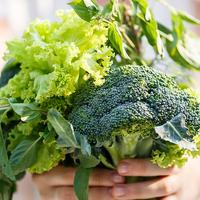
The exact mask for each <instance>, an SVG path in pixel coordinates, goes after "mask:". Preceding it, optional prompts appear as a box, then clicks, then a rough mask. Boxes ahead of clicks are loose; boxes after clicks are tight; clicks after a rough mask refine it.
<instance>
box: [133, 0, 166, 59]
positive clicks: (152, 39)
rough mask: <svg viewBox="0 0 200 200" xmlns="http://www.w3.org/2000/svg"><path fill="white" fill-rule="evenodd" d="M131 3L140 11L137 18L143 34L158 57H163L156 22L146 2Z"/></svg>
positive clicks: (142, 0) (134, 0)
mask: <svg viewBox="0 0 200 200" xmlns="http://www.w3.org/2000/svg"><path fill="white" fill-rule="evenodd" d="M132 1H133V3H134V4H135V5H137V7H139V9H140V12H138V13H137V17H138V18H139V20H140V24H141V27H142V30H143V33H144V35H145V36H146V38H147V40H148V42H149V44H150V45H151V46H153V47H154V48H155V49H156V51H157V52H158V53H159V54H160V55H163V44H162V40H161V38H160V34H159V32H158V26H157V22H156V20H155V18H154V16H153V14H152V12H151V10H150V8H149V5H148V2H147V1H146V0H132Z"/></svg>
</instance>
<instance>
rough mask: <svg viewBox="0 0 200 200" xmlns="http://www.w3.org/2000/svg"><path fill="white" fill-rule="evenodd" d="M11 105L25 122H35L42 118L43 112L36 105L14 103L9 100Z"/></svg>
mask: <svg viewBox="0 0 200 200" xmlns="http://www.w3.org/2000/svg"><path fill="white" fill-rule="evenodd" d="M9 104H10V106H11V107H12V109H13V110H14V112H16V113H17V114H18V115H19V116H21V120H22V121H24V122H29V121H33V120H36V119H39V118H40V117H41V110H40V109H39V108H38V106H37V104H36V103H32V104H26V103H15V102H14V103H13V102H12V99H9Z"/></svg>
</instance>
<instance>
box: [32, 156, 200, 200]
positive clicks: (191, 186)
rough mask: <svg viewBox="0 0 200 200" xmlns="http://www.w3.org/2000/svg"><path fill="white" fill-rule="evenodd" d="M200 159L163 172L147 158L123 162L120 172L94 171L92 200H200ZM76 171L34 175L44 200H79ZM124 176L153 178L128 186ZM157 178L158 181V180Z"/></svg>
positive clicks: (60, 170)
mask: <svg viewBox="0 0 200 200" xmlns="http://www.w3.org/2000/svg"><path fill="white" fill-rule="evenodd" d="M199 166H200V159H193V160H190V161H189V162H188V163H187V164H186V166H185V167H183V168H182V169H177V168H175V167H172V168H168V169H161V168H159V167H157V166H156V165H154V164H152V163H151V162H150V161H149V160H147V159H131V160H123V161H121V162H120V163H119V166H118V168H117V171H118V173H119V174H120V175H121V176H119V174H118V173H117V172H115V171H110V170H106V169H95V170H94V171H93V173H92V176H91V178H90V190H89V200H134V199H137V200H138V199H150V198H157V199H159V200H197V199H198V197H200V171H199ZM74 172H75V169H74V168H64V167H61V166H59V167H56V168H54V169H53V170H51V171H50V172H48V173H45V174H42V175H33V180H34V182H35V184H36V186H37V188H38V190H39V192H40V195H41V197H42V200H47V199H48V200H54V199H56V200H66V199H67V200H76V198H75V195H74V192H73V178H74ZM125 176H141V177H142V176H144V177H151V178H152V179H150V180H147V181H144V182H138V183H127V184H125ZM155 177H156V178H155Z"/></svg>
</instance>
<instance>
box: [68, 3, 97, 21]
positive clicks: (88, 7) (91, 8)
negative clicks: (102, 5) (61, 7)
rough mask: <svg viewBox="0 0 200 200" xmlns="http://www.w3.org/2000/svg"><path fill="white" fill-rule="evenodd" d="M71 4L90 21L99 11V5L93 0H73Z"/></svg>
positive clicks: (81, 16) (78, 13) (80, 14)
mask: <svg viewBox="0 0 200 200" xmlns="http://www.w3.org/2000/svg"><path fill="white" fill-rule="evenodd" d="M69 5H70V6H71V7H72V8H73V9H74V11H75V12H76V13H77V15H79V17H80V18H81V19H83V20H85V21H88V22H89V21H91V19H92V18H93V17H94V16H95V15H97V14H98V12H99V9H98V7H97V5H96V4H94V3H93V2H92V1H91V0H73V1H72V2H70V3H69Z"/></svg>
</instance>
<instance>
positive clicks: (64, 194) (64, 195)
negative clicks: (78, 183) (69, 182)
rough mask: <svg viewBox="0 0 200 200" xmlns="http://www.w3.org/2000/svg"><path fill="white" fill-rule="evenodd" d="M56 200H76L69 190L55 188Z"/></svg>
mask: <svg viewBox="0 0 200 200" xmlns="http://www.w3.org/2000/svg"><path fill="white" fill-rule="evenodd" d="M55 193H56V195H55V196H56V199H59V200H66V199H67V200H76V198H75V196H74V193H73V191H72V190H71V189H70V188H57V189H56V191H55Z"/></svg>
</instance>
